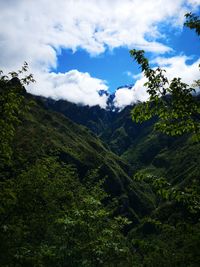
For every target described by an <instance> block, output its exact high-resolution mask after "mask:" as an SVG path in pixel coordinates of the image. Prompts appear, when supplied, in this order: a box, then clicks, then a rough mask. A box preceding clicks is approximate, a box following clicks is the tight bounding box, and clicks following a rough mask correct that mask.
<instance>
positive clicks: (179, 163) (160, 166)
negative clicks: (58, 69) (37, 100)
mask: <svg viewBox="0 0 200 267" xmlns="http://www.w3.org/2000/svg"><path fill="white" fill-rule="evenodd" d="M41 101H42V102H43V103H44V105H45V106H46V107H47V108H48V109H50V110H54V111H56V112H59V113H62V114H64V115H65V116H66V117H68V118H70V119H71V120H73V121H74V122H76V123H78V124H81V125H84V126H86V127H88V128H89V129H90V130H91V131H93V133H94V134H96V135H97V136H98V137H99V138H100V139H101V140H102V141H103V143H104V144H105V145H106V146H107V147H108V148H109V149H110V150H111V151H112V152H114V153H115V154H117V155H118V156H120V158H121V159H123V160H124V161H125V162H127V163H128V164H130V165H131V167H132V170H135V171H136V170H141V169H144V170H146V171H147V170H148V171H150V172H153V173H155V174H158V175H160V174H165V176H166V177H170V179H172V180H174V181H177V182H178V181H179V182H181V179H182V181H183V180H184V179H186V178H187V179H189V177H190V173H191V170H192V173H195V175H196V174H198V173H200V167H199V166H200V164H199V163H200V162H199V151H200V145H199V144H198V143H194V142H192V141H191V138H190V136H182V137H170V136H166V135H164V134H160V133H158V132H156V131H155V130H154V129H153V126H154V123H155V121H156V119H152V120H150V121H147V122H144V123H142V124H140V123H134V122H133V121H132V119H131V110H132V108H133V107H132V106H127V107H125V108H124V109H123V110H122V111H120V112H119V111H112V110H106V109H102V108H100V107H99V106H94V107H89V106H79V105H76V104H72V103H70V102H67V101H64V100H59V101H54V100H51V99H44V98H42V99H41ZM191 158H193V163H192V165H191V164H190V163H191ZM188 174H189V176H188ZM181 177H182V178H181Z"/></svg>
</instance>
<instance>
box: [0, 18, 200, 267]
mask: <svg viewBox="0 0 200 267" xmlns="http://www.w3.org/2000/svg"><path fill="white" fill-rule="evenodd" d="M186 17H187V22H186V23H187V25H188V26H189V27H190V28H194V29H196V31H197V33H198V34H199V33H200V32H199V20H198V17H196V16H194V15H192V14H188V15H187V16H186ZM131 55H132V56H133V57H134V59H135V60H136V61H137V62H138V64H139V65H140V66H141V68H142V70H143V72H144V75H145V76H146V78H147V80H148V82H147V84H146V86H147V90H148V92H149V94H150V98H149V100H148V101H147V102H144V103H137V104H135V105H133V106H127V107H126V108H124V109H123V110H122V111H120V112H118V111H113V110H112V111H111V110H104V109H101V108H100V107H98V106H94V107H91V108H90V107H88V106H86V107H85V106H79V105H75V104H72V103H70V102H67V101H62V100H61V101H55V100H52V99H47V98H44V97H36V96H33V95H31V94H28V93H27V92H26V89H25V88H26V86H27V85H28V84H29V83H30V82H34V79H33V76H32V74H27V71H28V65H27V63H25V64H24V66H23V67H22V69H21V70H19V71H16V72H12V73H9V74H8V75H4V74H3V73H2V72H1V76H0V104H1V107H0V108H1V109H0V112H1V117H0V126H1V136H0V153H1V159H0V199H1V206H0V251H1V254H0V266H2V267H38V266H40V267H51V266H52V267H77V266H78V267H96V266H97V267H100V266H102V267H112V266H113V267H115V266H118V267H122V266H123V267H124V266H127V267H128V266H130V267H131V266H132V267H133V266H135V267H140V266H141V267H147V266H148V267H179V266H180V267H182V266H187V267H198V266H199V265H200V254H199V246H200V221H199V218H200V217H199V215H200V183H199V175H200V157H199V155H200V142H199V138H200V121H199V118H200V117H199V116H200V108H199V107H200V102H199V97H198V96H194V95H193V89H192V88H190V87H189V86H188V85H186V84H184V83H182V82H181V80H180V79H177V78H174V79H173V80H172V81H168V80H167V78H166V77H165V76H164V74H163V71H162V70H161V69H160V68H157V69H151V68H150V66H149V63H148V60H147V59H146V58H145V55H144V51H136V50H131ZM195 86H196V87H198V86H199V81H196V83H195Z"/></svg>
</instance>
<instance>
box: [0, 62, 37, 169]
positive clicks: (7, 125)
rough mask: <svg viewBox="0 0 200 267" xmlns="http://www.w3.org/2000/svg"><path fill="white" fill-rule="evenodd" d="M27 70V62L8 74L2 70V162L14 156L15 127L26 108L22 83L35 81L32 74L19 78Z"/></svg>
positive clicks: (0, 75)
mask: <svg viewBox="0 0 200 267" xmlns="http://www.w3.org/2000/svg"><path fill="white" fill-rule="evenodd" d="M27 71H28V64H27V63H26V62H25V63H24V65H23V66H22V69H21V70H19V71H17V72H10V73H9V74H8V76H7V75H4V74H3V72H2V71H1V72H0V128H1V135H0V154H1V160H0V164H5V163H9V161H10V159H11V156H12V148H11V146H12V141H13V138H14V135H15V129H16V127H17V126H18V125H19V123H20V119H19V118H20V116H21V114H22V113H23V111H24V109H25V106H24V96H23V94H22V93H23V90H24V89H23V87H22V85H28V84H29V83H30V82H34V79H33V75H32V74H29V75H26V76H25V77H23V78H21V79H18V77H19V75H23V74H24V73H26V72H27ZM11 78H12V79H11Z"/></svg>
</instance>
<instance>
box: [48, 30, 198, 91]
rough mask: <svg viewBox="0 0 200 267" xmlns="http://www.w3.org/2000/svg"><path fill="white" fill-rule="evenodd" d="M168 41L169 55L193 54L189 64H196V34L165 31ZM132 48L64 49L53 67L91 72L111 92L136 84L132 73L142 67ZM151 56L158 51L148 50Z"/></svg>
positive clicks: (184, 31)
mask: <svg viewBox="0 0 200 267" xmlns="http://www.w3.org/2000/svg"><path fill="white" fill-rule="evenodd" d="M165 34H166V35H167V38H168V40H167V41H164V43H166V44H167V45H168V46H170V47H171V48H173V50H174V51H171V52H169V53H167V54H166V55H167V57H170V56H174V55H183V54H184V55H186V56H188V57H192V58H191V60H188V64H192V63H194V62H195V60H197V58H199V57H200V41H199V37H198V36H197V35H196V33H195V32H194V31H192V30H190V29H188V28H186V27H184V28H183V29H182V30H171V31H167V30H165ZM129 50H130V49H128V48H125V47H120V48H116V49H114V50H113V51H109V50H108V49H107V50H106V51H105V52H104V53H103V54H101V55H97V56H91V55H90V54H89V53H88V52H87V51H85V50H83V49H78V50H77V51H76V52H73V51H72V50H71V49H62V50H61V51H60V55H58V65H57V67H56V68H52V70H51V71H53V72H62V73H64V72H66V71H70V70H71V69H77V70H78V71H80V72H89V73H90V74H91V76H94V77H98V78H100V79H103V80H106V81H107V83H108V86H109V91H110V92H114V91H115V90H116V89H117V88H118V87H119V86H123V85H126V84H133V83H134V79H133V77H131V76H130V75H128V73H130V72H131V73H133V74H138V73H140V69H139V68H138V66H137V64H136V63H135V62H134V61H133V59H132V58H131V57H130V54H129ZM146 56H147V57H148V58H149V59H152V58H153V57H154V56H155V54H154V53H153V54H152V53H148V52H147V53H146Z"/></svg>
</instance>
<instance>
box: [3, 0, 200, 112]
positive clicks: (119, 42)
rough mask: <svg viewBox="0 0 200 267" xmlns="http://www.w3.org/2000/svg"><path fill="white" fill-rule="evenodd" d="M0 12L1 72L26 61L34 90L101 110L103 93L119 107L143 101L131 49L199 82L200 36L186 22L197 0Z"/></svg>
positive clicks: (69, 3)
mask: <svg viewBox="0 0 200 267" xmlns="http://www.w3.org/2000/svg"><path fill="white" fill-rule="evenodd" d="M0 10H1V13H0V50H1V54H0V69H2V70H3V71H4V72H5V73H7V72H9V71H13V70H17V69H20V67H21V66H22V65H23V62H24V61H26V62H28V64H29V70H30V72H31V73H33V75H34V78H35V80H36V83H34V84H31V85H30V86H29V87H28V88H27V90H28V91H29V92H30V93H32V94H36V95H42V96H45V97H51V98H53V99H65V100H68V101H71V102H74V103H78V104H84V105H89V106H94V105H100V106H101V107H103V108H105V107H106V101H107V97H108V96H107V95H106V94H103V95H102V94H99V92H100V91H101V90H105V91H107V92H108V93H114V92H115V98H114V102H115V106H116V107H118V108H120V109H121V108H123V107H125V106H126V105H129V104H132V103H135V102H137V101H145V100H146V99H147V98H148V94H147V93H146V89H145V87H144V86H143V84H144V82H145V78H144V77H143V75H142V74H141V73H140V69H139V66H138V65H137V64H136V63H135V62H134V61H133V59H132V58H131V57H130V54H129V50H130V49H133V48H135V49H144V50H145V51H146V56H147V57H148V59H149V60H150V63H151V65H152V67H156V66H160V67H163V68H165V69H166V71H167V72H166V73H167V76H168V78H169V79H172V78H173V77H181V78H182V79H183V81H184V82H186V83H188V84H191V83H192V82H193V80H195V79H199V68H198V65H199V63H200V49H199V48H200V40H199V37H197V36H196V34H195V33H194V32H193V31H191V30H189V29H187V28H185V27H183V23H184V20H185V18H184V15H185V14H186V13H187V12H193V13H196V14H199V15H200V0H167V1H166V0H143V1H141V0H57V1H54V0H0ZM126 85H131V87H129V88H127V87H126ZM119 87H120V89H117V88H119Z"/></svg>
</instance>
